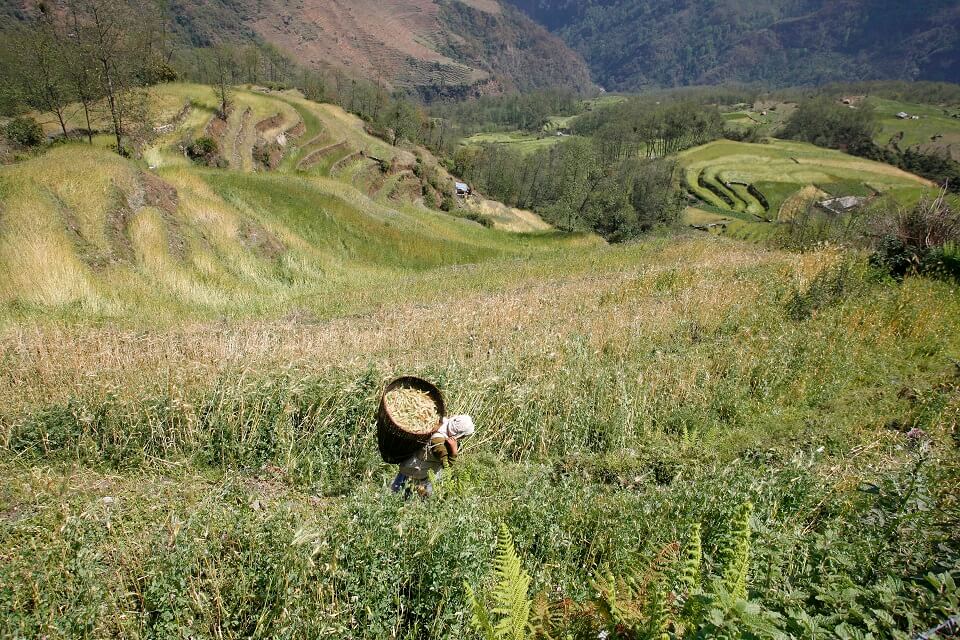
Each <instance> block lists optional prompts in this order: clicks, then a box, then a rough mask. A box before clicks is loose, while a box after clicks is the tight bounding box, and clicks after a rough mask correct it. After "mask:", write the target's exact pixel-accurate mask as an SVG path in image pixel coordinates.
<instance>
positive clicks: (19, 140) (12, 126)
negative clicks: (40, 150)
mask: <svg viewBox="0 0 960 640" xmlns="http://www.w3.org/2000/svg"><path fill="white" fill-rule="evenodd" d="M3 133H4V135H5V136H6V137H7V139H8V140H10V142H13V143H14V144H17V145H20V146H21V147H35V146H37V145H39V144H40V143H41V142H43V127H41V126H40V123H38V122H37V121H36V120H34V119H33V118H30V117H26V116H24V117H20V118H14V119H13V120H11V121H10V122H9V123H8V124H7V126H6V127H4V130H3Z"/></svg>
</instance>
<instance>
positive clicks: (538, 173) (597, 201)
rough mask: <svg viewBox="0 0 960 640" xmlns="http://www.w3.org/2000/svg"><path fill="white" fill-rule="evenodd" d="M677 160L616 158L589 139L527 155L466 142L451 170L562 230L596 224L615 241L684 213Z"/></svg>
mask: <svg viewBox="0 0 960 640" xmlns="http://www.w3.org/2000/svg"><path fill="white" fill-rule="evenodd" d="M674 167H675V165H674V163H673V161H671V160H665V159H644V158H639V157H633V158H620V159H614V158H611V157H610V156H608V155H607V154H606V153H604V150H603V148H602V145H601V144H599V143H597V142H595V141H593V140H589V139H584V138H571V139H569V140H566V141H564V142H562V143H559V144H556V145H553V146H551V147H549V148H548V149H543V150H539V151H536V152H534V153H531V154H528V155H524V154H522V153H520V152H518V151H515V150H512V149H508V148H505V147H504V146H503V145H481V146H466V147H461V148H460V149H459V151H458V152H457V153H456V155H455V157H454V160H453V170H454V173H456V174H457V175H459V176H462V177H463V178H464V179H466V180H468V181H469V182H471V183H472V184H473V185H474V186H475V187H476V188H478V189H479V190H481V191H482V192H484V193H485V194H487V195H489V196H490V197H493V198H495V199H497V200H500V201H501V202H504V203H506V204H508V205H511V206H516V207H521V208H528V209H532V210H534V211H536V212H537V213H539V214H540V215H542V216H543V217H544V219H546V220H547V221H548V222H550V223H552V224H554V225H555V226H556V227H558V228H560V229H563V230H566V231H578V230H589V231H594V232H596V233H598V234H600V235H602V236H603V237H605V238H606V239H608V240H610V241H612V242H620V241H624V240H629V239H630V238H633V237H635V236H637V235H639V234H641V233H643V232H646V231H649V230H651V229H653V228H654V227H657V226H661V225H670V224H674V223H675V222H677V221H678V220H679V217H680V213H681V210H682V198H681V196H680V194H679V192H678V190H677V189H676V185H675V181H674V179H673V174H674Z"/></svg>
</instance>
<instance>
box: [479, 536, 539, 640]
mask: <svg viewBox="0 0 960 640" xmlns="http://www.w3.org/2000/svg"><path fill="white" fill-rule="evenodd" d="M493 574H494V577H495V579H496V583H495V584H494V587H493V590H492V592H491V597H492V600H493V608H492V609H487V607H486V605H484V603H483V601H482V599H481V598H478V597H477V595H476V594H475V593H474V591H473V589H472V588H471V587H470V585H469V584H466V583H464V586H465V587H466V591H467V604H468V605H469V607H470V610H471V612H472V615H471V618H470V624H471V626H473V628H474V629H475V630H476V631H477V632H478V633H480V634H481V635H482V636H483V637H484V638H485V640H526V639H527V638H528V637H529V635H530V634H529V622H530V607H531V606H532V604H533V603H532V601H531V600H530V599H529V598H528V597H527V592H528V591H529V589H530V574H528V573H527V572H526V571H524V569H523V564H522V563H521V561H520V556H519V555H517V550H516V547H514V545H513V538H512V536H511V535H510V531H509V529H507V527H506V525H501V526H500V533H499V534H498V535H497V558H496V560H495V561H494V565H493ZM491 614H492V615H491ZM494 618H496V621H494Z"/></svg>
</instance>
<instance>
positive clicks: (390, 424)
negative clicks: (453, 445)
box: [377, 376, 446, 464]
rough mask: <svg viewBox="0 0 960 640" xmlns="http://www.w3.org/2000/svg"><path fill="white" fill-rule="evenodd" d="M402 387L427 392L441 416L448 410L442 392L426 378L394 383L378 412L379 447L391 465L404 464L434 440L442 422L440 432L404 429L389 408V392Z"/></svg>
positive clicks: (399, 380)
mask: <svg viewBox="0 0 960 640" xmlns="http://www.w3.org/2000/svg"><path fill="white" fill-rule="evenodd" d="M398 387H409V388H413V389H417V390H418V391H423V392H425V393H426V394H427V395H429V396H430V398H431V399H432V400H433V402H434V404H436V406H437V415H440V416H444V415H446V407H445V405H444V402H443V394H441V393H440V389H438V388H437V387H436V386H435V385H434V384H432V383H430V382H427V381H426V380H424V379H422V378H416V377H414V376H404V377H402V378H397V379H396V380H393V381H392V382H390V383H389V384H388V385H387V386H386V387H384V389H383V393H381V394H380V407H379V409H378V410H377V446H378V447H379V449H380V456H381V457H382V458H383V461H384V462H386V463H388V464H400V463H401V462H403V461H404V460H406V459H407V458H409V457H410V456H412V455H413V454H415V453H416V452H417V451H419V450H420V449H422V448H423V446H424V445H425V444H426V443H427V442H429V441H430V436H432V435H433V434H434V433H435V432H436V430H437V429H439V428H440V423H439V422H438V423H437V429H434V430H433V431H431V432H427V433H411V432H409V431H406V430H404V429H403V427H401V426H400V425H399V424H397V423H396V421H395V420H394V419H393V417H392V416H391V415H390V411H389V410H388V409H387V403H386V396H387V393H389V392H390V391H393V390H394V389H396V388H398Z"/></svg>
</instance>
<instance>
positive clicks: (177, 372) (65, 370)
mask: <svg viewBox="0 0 960 640" xmlns="http://www.w3.org/2000/svg"><path fill="white" fill-rule="evenodd" d="M604 253H605V254H606V257H605V258H603V259H602V260H597V259H590V258H589V257H586V260H585V262H584V263H583V264H580V265H573V264H571V265H570V266H571V267H574V269H572V270H571V273H570V274H569V275H567V274H564V273H563V270H562V268H561V269H560V270H559V271H554V270H553V268H550V273H551V274H552V275H548V274H545V273H544V272H542V271H540V270H533V271H531V272H529V273H526V274H524V273H522V272H519V273H517V274H515V275H514V276H513V277H510V276H509V275H507V276H503V275H501V276H499V277H498V276H493V279H492V281H491V282H489V283H488V284H487V285H486V286H484V287H483V289H482V290H479V291H473V290H472V287H470V285H469V283H468V282H465V283H463V285H462V286H463V287H464V288H463V289H458V287H456V286H454V287H452V288H451V290H450V291H448V292H447V293H445V294H441V295H440V296H439V297H438V298H437V299H435V300H433V301H415V302H409V303H402V304H397V305H393V304H386V305H384V307H383V308H380V309H377V308H376V307H373V308H372V309H371V310H370V311H369V312H366V313H363V314H361V315H350V316H348V317H343V318H339V319H332V320H329V321H325V322H319V323H317V322H311V321H309V318H307V320H308V321H307V322H303V321H302V320H301V319H298V318H289V319H286V320H280V321H247V322H243V323H231V324H226V325H224V324H221V323H193V324H188V325H185V326H182V327H177V328H173V329H162V328H156V329H148V330H144V329H143V328H130V329H123V328H102V327H87V328H84V327H64V326H59V325H51V326H45V325H36V326H12V327H8V328H7V329H6V330H5V331H4V332H3V334H2V336H0V361H4V362H8V363H11V365H12V366H11V367H10V368H9V370H8V374H7V379H6V380H5V381H4V382H5V384H4V385H3V390H2V391H0V406H11V405H20V404H23V403H26V404H35V403H42V402H47V401H52V400H54V399H62V398H64V397H67V396H69V395H70V394H71V393H76V392H78V391H79V390H80V389H86V390H90V389H91V388H98V387H99V388H103V389H115V390H116V391H117V392H118V393H120V394H136V393H139V392H140V391H141V390H143V389H144V388H153V387H155V386H156V385H158V384H160V385H169V386H171V387H189V386H192V385H197V384H200V385H203V384H206V383H207V382H209V381H210V380H214V379H216V378H217V376H218V375H219V374H220V373H221V372H224V371H236V370H246V371H251V372H253V371H269V370H277V369H286V368H292V369H296V370H300V371H308V372H309V371H312V372H317V371H324V370H327V369H329V368H332V367H348V368H359V367H363V366H365V365H368V364H371V363H375V364H376V365H377V366H378V367H381V368H383V369H384V370H398V371H399V370H407V369H417V368H419V367H422V366H424V365H426V364H428V363H432V362H463V363H478V364H479V363H482V362H491V363H492V362H496V361H499V360H505V361H519V360H524V359H530V360H531V362H536V363H537V366H536V369H537V370H538V371H540V373H541V374H543V375H547V374H548V372H549V371H551V370H553V368H555V367H561V366H562V364H561V359H559V358H558V354H560V353H562V352H564V350H566V349H569V348H570V344H571V340H572V339H573V338H574V337H575V336H583V337H584V338H585V339H586V346H587V348H589V349H593V350H597V351H599V350H602V349H617V348H623V347H624V346H625V345H626V344H628V343H630V342H632V341H636V340H638V339H648V338H650V337H652V336H656V335H661V334H663V333H665V332H671V331H673V330H674V328H675V326H676V324H677V322H680V321H683V322H697V323H701V324H702V325H703V326H704V327H711V326H715V325H716V324H717V322H718V321H719V319H721V318H722V317H723V316H724V315H725V314H726V313H727V312H729V311H730V310H735V309H743V308H745V307H748V306H749V305H751V304H754V303H757V302H758V301H759V300H760V298H761V297H762V296H764V295H765V284H764V283H765V281H766V280H767V279H768V278H771V277H786V278H794V279H796V280H797V281H798V282H802V281H803V280H805V279H808V278H809V277H810V276H811V275H812V274H814V273H816V272H817V271H818V270H819V269H821V268H823V266H824V265H825V264H829V263H831V262H832V261H833V260H835V256H834V254H833V253H831V252H827V253H822V254H810V255H807V256H802V257H801V256H794V255H790V254H786V253H778V252H770V251H764V250H761V249H756V248H753V247H749V246H738V245H735V244H734V243H728V242H724V241H722V240H717V239H711V238H703V239H690V240H684V241H679V242H677V243H676V244H675V245H667V246H664V247H662V248H660V249H658V250H656V251H654V252H652V253H649V252H647V251H645V250H642V249H640V248H639V247H637V248H619V249H609V250H606V251H605V252H604ZM598 257H599V256H598ZM559 264H562V262H560V263H559ZM748 268H749V269H757V270H759V272H758V277H756V278H745V279H742V280H738V281H731V280H730V279H729V277H727V276H728V274H730V273H732V272H735V271H737V270H742V269H748ZM509 269H511V265H510V263H506V264H504V265H502V266H499V265H490V271H491V272H492V271H494V270H499V271H500V272H501V273H502V272H503V271H504V270H509ZM585 269H590V270H591V272H589V273H584V272H583V270H585ZM457 271H458V269H451V270H447V275H446V277H445V276H444V275H443V273H440V274H438V276H439V278H440V280H441V281H443V280H447V281H449V277H451V276H454V275H455V274H456V272H457ZM481 275H482V274H481ZM498 278H499V279H498ZM482 280H487V278H482ZM369 293H370V296H371V299H372V300H376V299H377V298H380V299H381V300H383V299H384V297H385V296H384V295H383V292H381V293H380V294H378V293H377V292H376V291H373V292H369ZM386 295H387V296H389V294H386ZM618 345H619V346H618Z"/></svg>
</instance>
